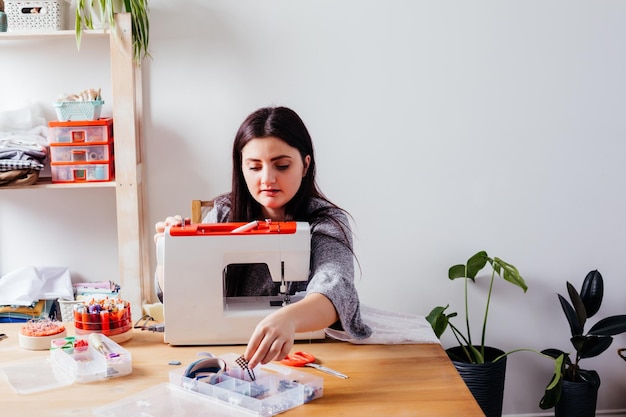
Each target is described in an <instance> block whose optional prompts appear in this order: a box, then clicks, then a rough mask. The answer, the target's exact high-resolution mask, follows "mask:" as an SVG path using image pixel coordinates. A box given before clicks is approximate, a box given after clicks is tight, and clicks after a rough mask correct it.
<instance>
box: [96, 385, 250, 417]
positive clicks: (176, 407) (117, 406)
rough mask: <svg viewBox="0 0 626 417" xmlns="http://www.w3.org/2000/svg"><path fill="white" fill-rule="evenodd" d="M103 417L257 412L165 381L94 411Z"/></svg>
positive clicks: (246, 415) (225, 416) (234, 416)
mask: <svg viewBox="0 0 626 417" xmlns="http://www.w3.org/2000/svg"><path fill="white" fill-rule="evenodd" d="M93 413H94V415H96V416H99V417H135V416H136V417H139V416H141V417H171V416H208V417H240V416H241V417H252V416H256V414H255V413H252V412H250V411H247V410H245V409H242V408H240V407H236V406H232V405H229V404H225V403H223V402H220V401H218V400H216V399H214V398H211V397H208V396H206V395H202V394H198V393H196V392H191V391H188V390H186V389H184V388H182V387H178V386H176V385H172V384H168V383H167V382H164V383H162V384H159V385H157V386H155V387H152V388H150V389H147V390H144V391H141V392H139V393H137V394H135V395H132V396H130V397H126V398H124V399H122V400H118V401H116V402H114V403H111V404H108V405H106V406H103V407H98V408H94V409H93Z"/></svg>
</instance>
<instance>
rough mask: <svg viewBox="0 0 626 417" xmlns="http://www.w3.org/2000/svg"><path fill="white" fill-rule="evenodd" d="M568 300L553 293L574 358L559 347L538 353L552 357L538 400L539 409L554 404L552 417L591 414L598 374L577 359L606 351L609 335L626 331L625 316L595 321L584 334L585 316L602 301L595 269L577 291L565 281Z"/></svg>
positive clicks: (591, 314)
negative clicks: (550, 372)
mask: <svg viewBox="0 0 626 417" xmlns="http://www.w3.org/2000/svg"><path fill="white" fill-rule="evenodd" d="M567 292H568V294H569V299H570V301H571V304H570V302H568V301H567V299H566V298H565V297H563V296H562V295H560V294H557V295H558V297H559V301H560V303H561V308H562V309H563V312H564V313H565V317H566V318H567V321H568V323H569V326H570V331H571V334H572V337H571V339H570V342H571V343H572V346H573V347H574V353H575V356H574V361H572V360H571V358H570V355H569V353H566V352H564V351H562V350H560V349H552V348H551V349H545V350H543V351H542V352H541V353H543V354H544V355H548V356H551V357H553V358H555V371H554V375H553V376H552V380H551V381H550V383H549V384H548V386H547V387H546V391H545V394H544V396H543V398H542V399H541V402H540V403H539V406H540V407H541V408H542V409H544V410H545V409H548V408H552V407H555V416H567V417H577V416H580V417H583V416H594V415H595V410H596V400H597V394H598V388H599V387H600V376H599V375H598V372H596V371H594V370H588V369H582V368H581V367H580V361H581V360H582V359H584V358H592V357H595V356H598V355H600V354H601V353H602V352H604V351H606V350H607V349H608V348H609V346H610V345H611V343H612V342H613V336H615V335H617V334H620V333H624V332H626V315H617V316H610V317H607V318H604V319H602V320H599V321H598V322H597V323H596V324H594V325H593V326H591V328H590V329H589V331H588V332H587V333H585V325H586V324H587V319H589V318H591V317H593V316H594V315H595V314H596V313H597V312H598V310H599V309H600V306H601V304H602V298H603V296H604V281H603V279H602V275H601V274H600V272H598V271H597V270H594V271H591V272H589V273H588V274H587V276H586V277H585V280H584V281H583V284H582V288H581V290H580V293H578V292H577V291H576V289H575V288H574V287H573V286H572V284H570V283H569V282H567Z"/></svg>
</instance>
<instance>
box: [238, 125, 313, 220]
mask: <svg viewBox="0 0 626 417" xmlns="http://www.w3.org/2000/svg"><path fill="white" fill-rule="evenodd" d="M310 161H311V156H310V155H307V156H306V157H305V158H304V161H303V160H302V157H301V156H300V152H298V150H297V149H296V148H293V147H291V146H289V145H288V144H287V142H285V141H283V140H282V139H279V138H277V137H273V136H270V137H267V138H257V139H252V140H251V141H250V142H248V143H247V144H246V146H244V147H243V149H242V151H241V169H242V171H243V176H244V179H245V180H246V185H247V186H248V191H250V194H252V197H253V198H254V199H255V200H256V201H257V202H258V203H259V204H261V206H263V215H264V216H266V217H267V218H269V219H272V220H274V221H282V220H284V218H285V204H287V203H288V202H289V201H290V200H291V199H292V198H293V197H294V196H295V195H296V193H297V192H298V189H299V188H300V184H301V183H302V178H303V177H304V176H305V175H306V172H307V169H308V168H309V162H310Z"/></svg>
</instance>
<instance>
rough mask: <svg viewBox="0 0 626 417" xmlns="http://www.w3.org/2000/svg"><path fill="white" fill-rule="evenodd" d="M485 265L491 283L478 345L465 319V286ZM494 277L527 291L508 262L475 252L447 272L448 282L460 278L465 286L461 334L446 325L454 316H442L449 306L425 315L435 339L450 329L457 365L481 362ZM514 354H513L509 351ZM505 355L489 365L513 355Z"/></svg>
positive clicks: (466, 295) (467, 307)
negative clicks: (460, 354)
mask: <svg viewBox="0 0 626 417" xmlns="http://www.w3.org/2000/svg"><path fill="white" fill-rule="evenodd" d="M487 264H489V265H491V281H490V283H489V291H488V293H487V300H486V304H485V313H484V317H483V325H482V333H481V338H480V344H475V343H474V341H473V339H472V332H471V328H470V320H469V298H468V285H469V281H472V282H475V280H476V276H477V275H478V273H479V272H480V271H482V270H483V268H485V267H486V266H487ZM496 275H498V276H500V277H502V278H503V279H504V280H505V281H508V282H510V283H511V284H513V285H515V286H516V287H519V288H521V289H522V290H523V291H524V293H525V292H526V291H527V290H528V286H527V285H526V282H525V281H524V279H523V278H522V276H521V275H520V273H519V271H518V270H517V268H516V267H515V266H513V265H511V264H510V263H508V262H505V261H503V260H502V259H500V258H496V257H494V258H491V257H489V256H488V255H487V252H485V251H480V252H478V253H476V254H475V255H474V256H472V257H471V258H469V260H468V261H467V263H465V264H459V265H454V266H452V267H450V269H449V270H448V278H449V279H450V280H455V279H459V278H462V279H463V280H464V283H465V327H466V332H465V334H464V333H463V332H462V331H461V329H459V328H458V327H456V326H455V325H454V324H452V323H451V322H450V319H451V318H453V317H456V316H457V313H456V312H454V313H446V310H447V309H448V307H449V306H450V305H449V304H448V305H446V306H445V307H443V306H438V307H435V308H433V309H432V310H431V312H430V313H429V314H428V316H426V320H428V322H429V323H430V325H431V326H432V328H433V330H434V332H435V334H436V335H437V337H441V335H442V334H443V333H444V332H445V331H446V329H447V328H450V330H451V331H452V333H453V335H454V337H455V338H456V340H457V342H458V343H459V345H460V346H461V348H462V351H463V355H464V357H463V358H454V360H458V361H461V362H467V363H475V364H481V363H485V335H486V332H487V319H488V317H489V305H490V302H491V294H492V290H493V285H494V281H495V278H496ZM518 350H526V349H518ZM513 352H514V351H513ZM513 352H507V353H505V354H503V355H501V356H499V357H497V358H495V359H494V360H493V361H492V362H496V361H497V360H499V359H501V358H502V357H504V356H506V355H508V354H510V353H513Z"/></svg>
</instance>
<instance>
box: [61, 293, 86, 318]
mask: <svg viewBox="0 0 626 417" xmlns="http://www.w3.org/2000/svg"><path fill="white" fill-rule="evenodd" d="M57 301H58V302H59V306H60V307H61V321H62V322H64V323H67V322H70V321H74V306H75V305H76V304H83V302H82V301H76V300H61V299H59V300H57Z"/></svg>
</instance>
